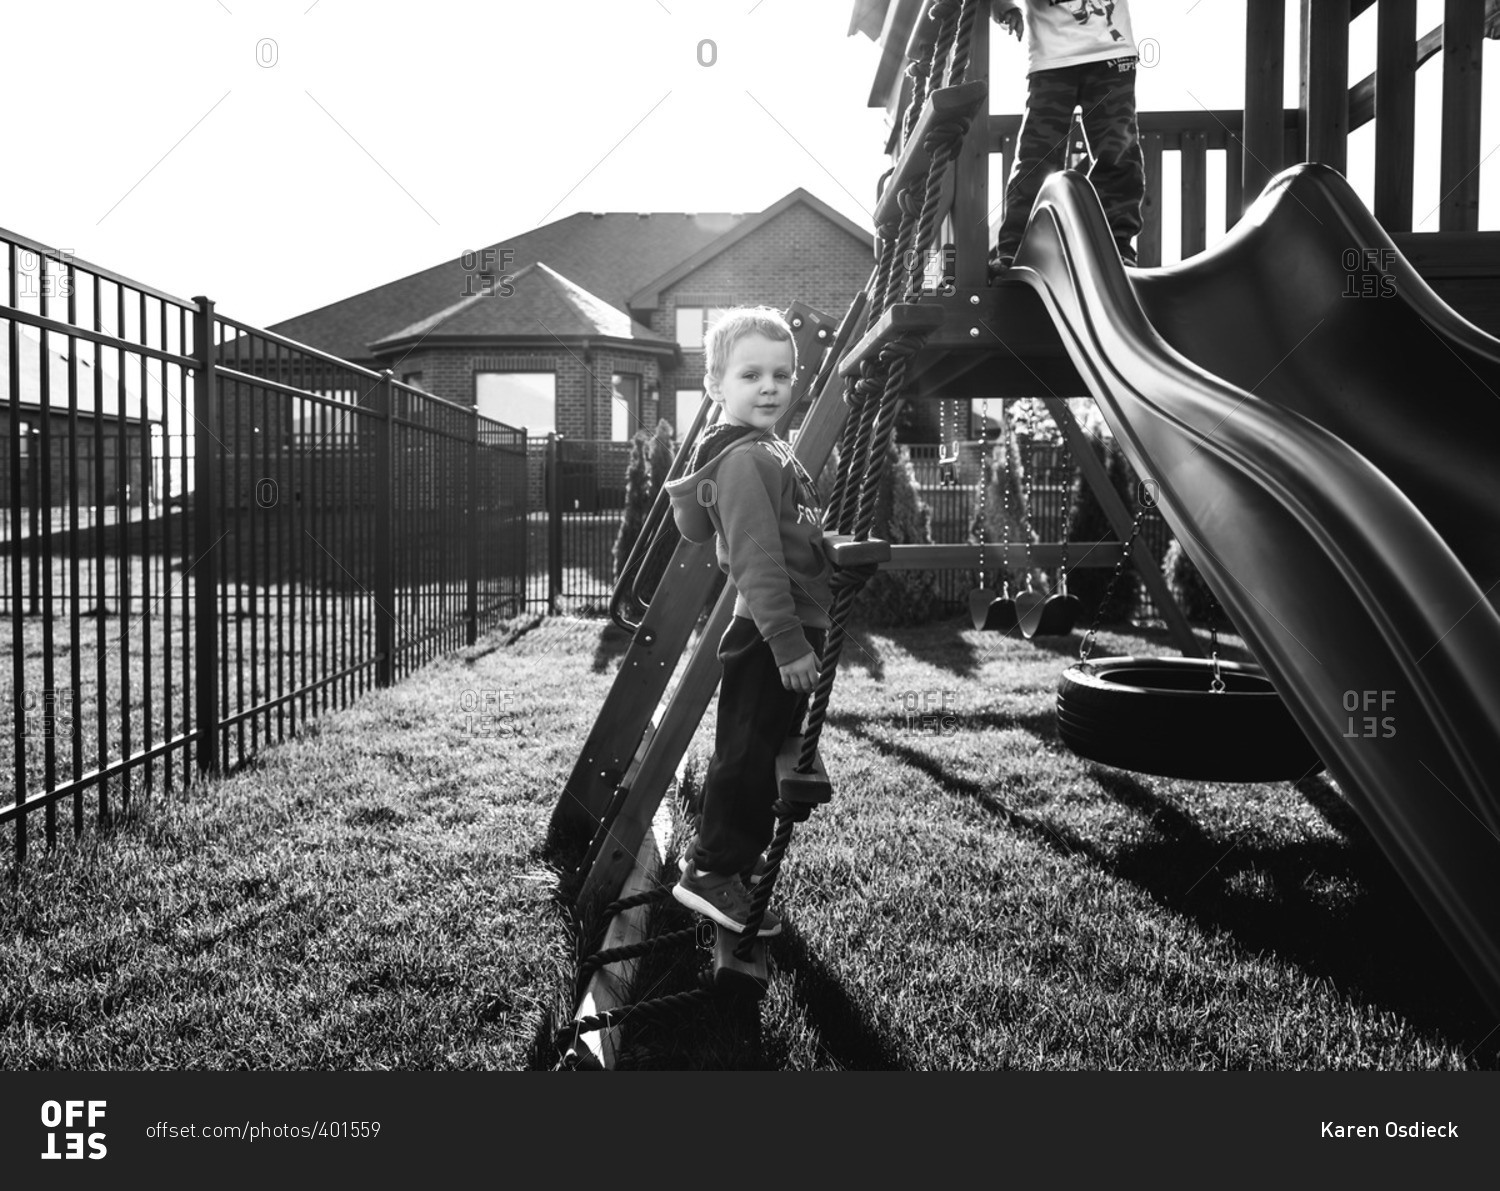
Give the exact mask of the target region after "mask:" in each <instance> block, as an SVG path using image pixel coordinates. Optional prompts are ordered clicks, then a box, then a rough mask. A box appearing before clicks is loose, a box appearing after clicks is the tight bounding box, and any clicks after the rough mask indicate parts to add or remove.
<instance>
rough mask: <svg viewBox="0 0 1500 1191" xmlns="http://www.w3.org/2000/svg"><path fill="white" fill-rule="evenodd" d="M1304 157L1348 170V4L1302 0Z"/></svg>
mask: <svg viewBox="0 0 1500 1191" xmlns="http://www.w3.org/2000/svg"><path fill="white" fill-rule="evenodd" d="M1301 42H1302V62H1301V75H1302V85H1301V89H1300V106H1301V109H1302V153H1303V157H1304V159H1305V160H1307V161H1320V162H1322V163H1323V164H1324V165H1326V166H1328V167H1330V168H1331V169H1336V170H1338V172H1339V173H1341V174H1342V173H1344V172H1345V170H1347V169H1348V168H1349V145H1348V142H1349V0H1302V38H1301Z"/></svg>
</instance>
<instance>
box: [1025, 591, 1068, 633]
mask: <svg viewBox="0 0 1500 1191" xmlns="http://www.w3.org/2000/svg"><path fill="white" fill-rule="evenodd" d="M1080 607H1082V603H1081V601H1080V600H1079V599H1078V597H1077V596H1076V595H1064V594H1062V593H1061V592H1054V593H1053V594H1052V595H1049V596H1048V597H1047V602H1046V603H1045V604H1043V605H1042V615H1041V618H1040V620H1039V621H1038V623H1037V625H1036V627H1035V628H1034V629H1033V630H1032V631H1031V632H1030V633H1027V634H1026V635H1027V636H1028V637H1066V636H1067V635H1068V634H1069V633H1071V632H1072V631H1073V626H1074V625H1075V624H1076V623H1077V622H1078V610H1079V608H1080ZM1023 631H1024V630H1023Z"/></svg>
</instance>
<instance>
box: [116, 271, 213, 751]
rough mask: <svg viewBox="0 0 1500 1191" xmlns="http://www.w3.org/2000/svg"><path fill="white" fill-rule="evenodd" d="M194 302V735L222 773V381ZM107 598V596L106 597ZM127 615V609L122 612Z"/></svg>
mask: <svg viewBox="0 0 1500 1191" xmlns="http://www.w3.org/2000/svg"><path fill="white" fill-rule="evenodd" d="M193 301H194V302H195V303H196V304H197V306H198V309H197V311H196V312H195V313H194V314H193V354H194V355H195V356H196V357H197V360H198V366H197V368H196V369H194V372H195V375H194V377H193V523H192V533H193V563H192V568H191V569H192V574H193V618H194V622H195V623H194V625H193V654H194V656H193V682H194V684H195V685H196V687H197V689H196V690H195V691H194V692H193V693H194V696H195V699H196V701H195V703H194V708H193V720H194V723H193V731H194V736H195V737H196V739H197V751H196V759H197V763H198V769H199V771H200V772H202V773H211V772H216V771H217V770H218V768H219V556H218V553H217V550H216V547H217V545H218V541H217V539H216V538H215V536H214V535H215V530H216V528H217V526H218V525H219V523H220V521H221V520H222V517H221V516H220V511H219V509H218V508H217V505H216V501H217V499H218V482H217V481H218V467H217V463H218V460H217V458H216V457H215V452H216V451H218V450H219V449H220V448H219V414H218V408H219V403H218V392H217V389H218V378H217V377H215V375H214V355H215V352H214V304H213V302H212V301H210V300H209V299H208V298H205V297H203V296H202V295H199V296H198V297H196V298H194V299H193ZM100 595H101V596H102V595H103V592H102V591H101V592H100ZM122 613H123V609H122Z"/></svg>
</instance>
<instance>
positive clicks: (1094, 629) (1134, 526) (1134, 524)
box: [1078, 503, 1146, 665]
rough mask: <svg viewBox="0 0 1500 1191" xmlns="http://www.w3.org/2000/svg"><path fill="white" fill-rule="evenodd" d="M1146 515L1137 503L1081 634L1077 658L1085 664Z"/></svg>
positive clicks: (1141, 506)
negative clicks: (1126, 534)
mask: <svg viewBox="0 0 1500 1191" xmlns="http://www.w3.org/2000/svg"><path fill="white" fill-rule="evenodd" d="M1145 515H1146V506H1145V505H1144V504H1139V503H1138V504H1137V505H1136V508H1135V518H1134V520H1132V521H1131V523H1130V536H1129V537H1127V538H1126V539H1125V544H1124V546H1122V547H1121V548H1120V557H1119V560H1118V561H1117V562H1116V563H1115V571H1114V574H1112V575H1111V576H1110V577H1109V586H1107V587H1106V588H1105V589H1104V594H1103V595H1102V596H1100V597H1099V606H1098V607H1097V608H1095V609H1094V623H1093V624H1091V625H1089V631H1088V632H1087V633H1085V634H1084V635H1083V643H1082V644H1081V645H1080V646H1079V647H1078V660H1079V661H1080V662H1083V663H1085V665H1086V664H1087V662H1088V660H1089V654H1090V653H1092V652H1093V649H1094V638H1095V637H1096V636H1097V635H1098V632H1099V625H1100V623H1101V622H1102V621H1103V620H1104V607H1105V605H1106V604H1108V603H1109V598H1110V596H1112V595H1114V593H1115V585H1116V584H1117V583H1119V581H1120V574H1121V572H1123V571H1124V570H1125V564H1126V562H1128V561H1129V559H1130V547H1131V546H1132V545H1133V544H1134V542H1135V539H1136V535H1137V534H1138V533H1140V531H1141V518H1142V517H1144V516H1145Z"/></svg>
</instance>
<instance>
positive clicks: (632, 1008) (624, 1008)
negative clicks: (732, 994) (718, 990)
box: [554, 988, 714, 1054]
mask: <svg viewBox="0 0 1500 1191" xmlns="http://www.w3.org/2000/svg"><path fill="white" fill-rule="evenodd" d="M713 996H714V993H713V991H712V990H710V989H706V988H692V989H689V990H688V991H687V992H680V993H670V994H668V995H667V996H665V997H652V998H651V999H650V1000H647V1001H636V1002H635V1003H634V1004H633V1005H616V1006H615V1007H614V1008H613V1009H606V1010H605V1011H604V1012H603V1013H595V1014H591V1015H590V1016H588V1017H580V1018H578V1019H577V1020H576V1021H573V1022H571V1023H569V1024H568V1025H567V1026H566V1027H564V1028H563V1029H561V1030H559V1031H558V1032H557V1036H556V1038H555V1040H554V1041H555V1045H556V1046H557V1049H558V1051H559V1053H564V1054H565V1053H566V1052H567V1051H569V1050H577V1049H578V1040H579V1038H580V1037H582V1036H583V1035H584V1034H592V1033H594V1032H596V1031H598V1030H612V1029H614V1028H615V1027H616V1026H618V1025H620V1024H621V1023H622V1022H624V1020H625V1019H626V1018H627V1017H633V1018H635V1019H636V1021H638V1022H649V1021H660V1020H661V1019H662V1018H665V1017H672V1016H674V1015H675V1014H678V1013H681V1012H683V1011H684V1010H685V1009H688V1008H690V1007H692V1006H695V1005H699V1004H702V1003H704V1002H706V1001H708V1000H711V999H712V998H713Z"/></svg>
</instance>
